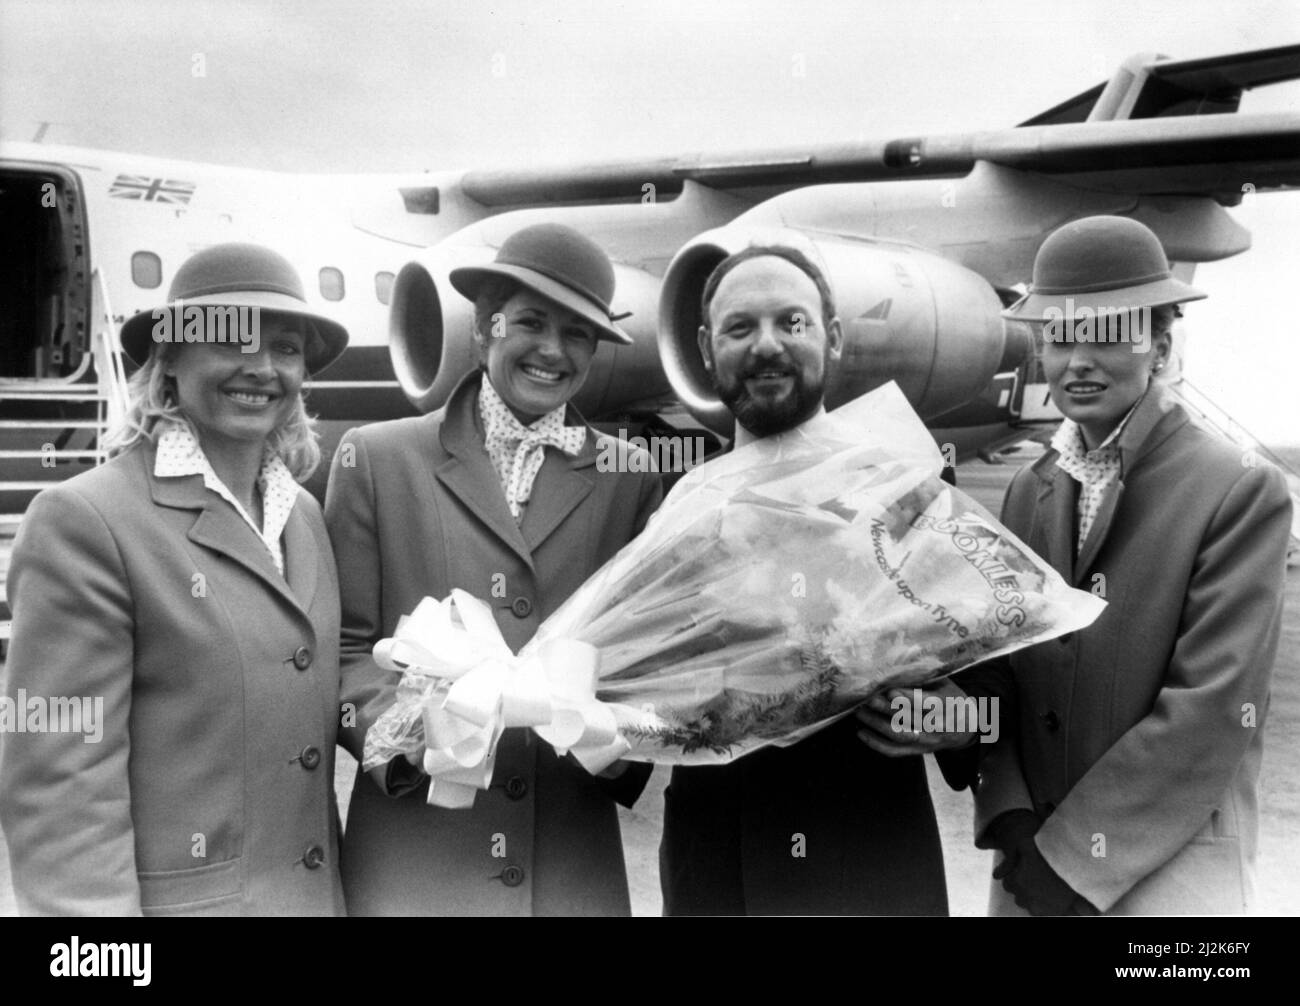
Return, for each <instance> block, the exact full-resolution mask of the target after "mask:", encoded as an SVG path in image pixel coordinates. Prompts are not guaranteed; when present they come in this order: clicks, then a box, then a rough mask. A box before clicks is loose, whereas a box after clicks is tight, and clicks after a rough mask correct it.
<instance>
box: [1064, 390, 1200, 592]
mask: <svg viewBox="0 0 1300 1006" xmlns="http://www.w3.org/2000/svg"><path fill="white" fill-rule="evenodd" d="M1170 413H1175V414H1174V415H1172V416H1170ZM1167 416H1169V418H1166V417H1167ZM1186 421H1187V419H1186V415H1185V414H1183V413H1182V411H1181V410H1175V408H1174V403H1173V401H1172V400H1171V399H1170V398H1169V396H1168V395H1167V394H1166V393H1165V390H1164V388H1163V387H1162V386H1161V385H1158V384H1152V385H1151V386H1150V387H1149V388H1148V389H1147V393H1146V394H1145V395H1144V396H1143V398H1142V401H1141V402H1140V403H1139V404H1138V407H1137V408H1136V409H1134V410H1133V415H1132V416H1130V417H1129V420H1128V422H1127V423H1126V424H1125V425H1124V429H1123V430H1121V431H1120V435H1119V438H1118V440H1117V441H1116V443H1117V444H1118V445H1119V477H1118V478H1117V479H1116V480H1115V483H1114V485H1112V486H1111V487H1110V488H1109V489H1108V490H1107V491H1106V494H1105V495H1104V496H1103V497H1102V499H1101V506H1100V507H1099V508H1098V510H1097V516H1096V517H1095V518H1094V519H1093V522H1092V527H1091V528H1089V529H1088V537H1087V538H1086V539H1085V540H1084V542H1083V547H1082V548H1081V549H1080V550H1079V561H1078V562H1077V563H1076V565H1075V569H1076V571H1077V572H1078V575H1079V578H1080V579H1082V578H1083V577H1084V576H1086V575H1087V573H1088V570H1089V569H1090V568H1091V566H1092V564H1093V562H1095V561H1096V559H1097V555H1098V553H1100V552H1101V547H1102V545H1104V544H1105V543H1106V537H1107V535H1109V534H1110V529H1111V525H1112V522H1113V521H1114V518H1115V513H1116V511H1117V510H1118V509H1119V504H1120V500H1121V499H1122V497H1123V495H1124V479H1125V476H1126V475H1127V473H1128V472H1129V471H1131V470H1132V468H1133V466H1134V465H1135V464H1137V462H1138V461H1139V459H1140V458H1141V457H1142V456H1143V455H1144V454H1146V453H1147V452H1148V451H1150V450H1152V449H1153V448H1155V447H1156V446H1158V445H1159V444H1160V443H1162V442H1163V441H1164V440H1166V439H1168V437H1169V436H1171V435H1172V434H1173V432H1174V431H1175V430H1176V429H1178V427H1180V426H1181V425H1182V424H1183V423H1184V422H1186Z"/></svg>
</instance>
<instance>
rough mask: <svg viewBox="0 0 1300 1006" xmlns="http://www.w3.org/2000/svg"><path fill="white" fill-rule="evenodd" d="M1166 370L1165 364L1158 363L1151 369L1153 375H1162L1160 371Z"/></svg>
mask: <svg viewBox="0 0 1300 1006" xmlns="http://www.w3.org/2000/svg"><path fill="white" fill-rule="evenodd" d="M1164 369H1165V365H1164V364H1163V363H1157V364H1156V365H1155V366H1154V367H1152V368H1151V373H1153V374H1158V373H1160V371H1162V370H1164Z"/></svg>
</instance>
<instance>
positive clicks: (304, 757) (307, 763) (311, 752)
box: [298, 746, 320, 771]
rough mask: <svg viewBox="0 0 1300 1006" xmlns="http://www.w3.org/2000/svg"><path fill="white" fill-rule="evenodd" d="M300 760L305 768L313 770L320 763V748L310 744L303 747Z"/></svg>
mask: <svg viewBox="0 0 1300 1006" xmlns="http://www.w3.org/2000/svg"><path fill="white" fill-rule="evenodd" d="M298 760H299V761H301V762H302V767H303V768H305V769H307V770H308V771H311V770H312V769H314V768H315V767H316V766H317V765H319V764H320V748H316V747H310V746H308V747H305V748H303V749H302V754H300V755H299V756H298Z"/></svg>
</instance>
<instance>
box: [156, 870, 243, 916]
mask: <svg viewBox="0 0 1300 1006" xmlns="http://www.w3.org/2000/svg"><path fill="white" fill-rule="evenodd" d="M242 862H243V860H242V859H228V860H226V861H225V862H224V863H209V864H207V865H204V866H196V867H194V868H192V869H189V870H163V871H159V872H156V873H140V874H138V875H137V876H138V877H139V880H140V908H141V909H142V910H143V912H144V913H145V914H146V915H170V914H178V915H205V914H213V915H229V914H233V913H236V912H237V911H238V909H239V898H240V895H241V893H242V892H241V888H240V865H241V864H242Z"/></svg>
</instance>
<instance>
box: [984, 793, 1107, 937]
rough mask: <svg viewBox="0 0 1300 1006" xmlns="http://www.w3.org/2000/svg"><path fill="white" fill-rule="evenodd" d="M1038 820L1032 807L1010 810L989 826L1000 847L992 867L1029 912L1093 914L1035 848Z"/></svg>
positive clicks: (1034, 913) (1039, 822) (1091, 909)
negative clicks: (996, 860)
mask: <svg viewBox="0 0 1300 1006" xmlns="http://www.w3.org/2000/svg"><path fill="white" fill-rule="evenodd" d="M1041 826H1042V822H1041V821H1040V820H1039V819H1038V815H1036V814H1035V813H1034V812H1033V811H1030V810H1011V811H1007V812H1006V813H1005V814H1002V815H1000V816H999V817H998V818H997V820H995V821H994V822H993V823H992V824H991V825H990V826H989V838H990V840H991V842H992V844H993V845H994V847H996V848H997V849H1000V850H1001V851H1002V862H1001V863H999V864H998V865H997V867H996V868H995V869H994V870H993V879H994V880H1001V881H1002V886H1003V887H1004V888H1006V891H1007V893H1008V894H1010V895H1011V896H1012V897H1013V898H1014V899H1015V902H1016V904H1017V905H1019V906H1020V907H1021V908H1023V909H1024V910H1025V911H1027V912H1029V913H1030V914H1031V915H1096V914H1097V910H1096V909H1095V908H1093V907H1092V905H1091V903H1089V902H1088V901H1087V899H1085V898H1083V897H1081V896H1080V895H1078V894H1076V893H1075V890H1074V888H1072V887H1071V886H1070V885H1069V884H1067V883H1066V882H1065V881H1064V880H1062V879H1061V876H1060V874H1058V873H1057V872H1056V871H1055V870H1053V869H1052V866H1051V864H1050V863H1048V862H1047V860H1046V859H1044V858H1043V854H1042V853H1041V852H1039V851H1038V845H1037V843H1035V842H1034V836H1035V835H1036V834H1037V833H1038V829H1039V828H1040V827H1041Z"/></svg>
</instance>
